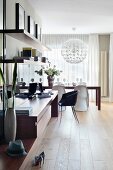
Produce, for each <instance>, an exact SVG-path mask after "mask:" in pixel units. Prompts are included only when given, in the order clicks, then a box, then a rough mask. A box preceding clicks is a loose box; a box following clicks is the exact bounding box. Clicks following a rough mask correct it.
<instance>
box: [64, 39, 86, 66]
mask: <svg viewBox="0 0 113 170" xmlns="http://www.w3.org/2000/svg"><path fill="white" fill-rule="evenodd" d="M61 55H62V56H63V57H64V59H65V60H66V62H68V63H71V64H73V63H80V62H82V61H83V60H84V59H85V58H86V57H87V55H88V46H87V45H86V44H85V43H84V42H83V41H82V40H79V39H70V40H68V41H66V42H65V43H64V44H63V47H62V50H61Z"/></svg>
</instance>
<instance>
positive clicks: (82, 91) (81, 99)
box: [74, 85, 89, 111]
mask: <svg viewBox="0 0 113 170" xmlns="http://www.w3.org/2000/svg"><path fill="white" fill-rule="evenodd" d="M74 90H75V91H76V90H77V91H78V96H77V102H76V106H75V110H76V111H87V110H88V107H89V94H88V89H87V87H86V86H85V85H77V86H75V87H74Z"/></svg>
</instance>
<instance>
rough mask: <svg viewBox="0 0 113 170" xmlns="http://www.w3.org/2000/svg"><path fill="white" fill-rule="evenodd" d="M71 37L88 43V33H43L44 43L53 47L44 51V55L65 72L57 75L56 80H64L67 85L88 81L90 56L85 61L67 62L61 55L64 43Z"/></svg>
mask: <svg viewBox="0 0 113 170" xmlns="http://www.w3.org/2000/svg"><path fill="white" fill-rule="evenodd" d="M69 39H80V40H82V41H83V42H84V43H86V44H87V45H88V39H89V36H88V35H83V34H82V35H75V34H72V35H70V34H69V35H65V34H64V35H61V34H59V35H43V43H44V44H46V45H47V46H48V47H50V48H51V49H52V51H48V52H45V53H44V56H45V57H47V58H48V60H49V61H50V62H51V63H52V65H56V67H57V68H58V69H60V70H62V71H63V72H62V73H61V75H60V76H59V77H57V76H56V77H55V81H56V82H58V81H59V82H62V83H65V84H67V85H72V83H74V82H76V81H80V80H81V79H82V81H84V82H87V81H88V68H87V65H88V56H87V57H86V59H84V60H83V62H81V63H78V64H70V63H67V62H66V61H65V60H64V58H63V56H62V55H61V49H62V46H63V44H64V43H65V42H66V41H67V40H69Z"/></svg>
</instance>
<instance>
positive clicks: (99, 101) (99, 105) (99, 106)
mask: <svg viewBox="0 0 113 170" xmlns="http://www.w3.org/2000/svg"><path fill="white" fill-rule="evenodd" d="M98 110H101V88H100V87H99V88H98Z"/></svg>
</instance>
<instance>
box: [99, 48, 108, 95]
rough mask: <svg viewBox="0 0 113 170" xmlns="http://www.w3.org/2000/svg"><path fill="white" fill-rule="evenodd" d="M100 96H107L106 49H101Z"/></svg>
mask: <svg viewBox="0 0 113 170" xmlns="http://www.w3.org/2000/svg"><path fill="white" fill-rule="evenodd" d="M100 56H101V96H104V97H105V96H107V77H108V60H107V51H101V54H100Z"/></svg>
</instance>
